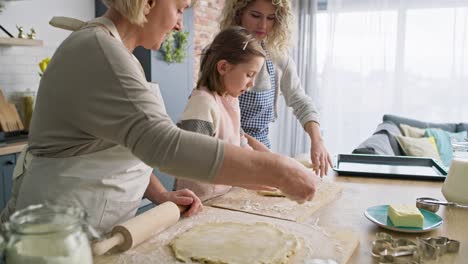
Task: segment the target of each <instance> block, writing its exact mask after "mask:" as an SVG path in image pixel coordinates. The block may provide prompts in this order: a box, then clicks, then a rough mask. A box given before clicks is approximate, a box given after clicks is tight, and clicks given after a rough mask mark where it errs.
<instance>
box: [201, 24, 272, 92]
mask: <svg viewBox="0 0 468 264" xmlns="http://www.w3.org/2000/svg"><path fill="white" fill-rule="evenodd" d="M255 56H258V57H262V58H265V57H266V54H265V52H264V50H263V48H262V46H261V45H260V43H259V42H258V41H257V40H256V39H255V37H254V36H253V35H251V34H250V32H249V31H247V29H245V28H243V27H239V26H234V27H228V28H226V29H224V30H223V31H221V32H219V33H218V35H216V37H215V38H214V40H213V42H212V43H211V44H210V46H209V47H208V49H207V50H206V51H205V52H204V54H203V58H202V61H201V63H200V77H199V78H198V82H197V89H200V88H201V87H206V88H208V90H210V91H212V92H217V93H218V94H219V95H222V94H223V93H224V91H225V88H224V84H223V82H222V79H221V75H220V74H219V72H218V69H217V64H218V62H219V61H220V60H226V61H227V62H228V63H230V64H233V65H237V64H241V63H246V62H248V61H249V60H251V59H252V57H255Z"/></svg>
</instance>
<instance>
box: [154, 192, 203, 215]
mask: <svg viewBox="0 0 468 264" xmlns="http://www.w3.org/2000/svg"><path fill="white" fill-rule="evenodd" d="M159 200H160V201H159V202H167V201H171V202H173V203H175V204H177V205H181V206H184V207H188V209H187V210H186V211H185V212H184V213H183V216H184V217H189V216H192V215H195V214H197V213H199V212H201V211H202V210H203V204H202V202H201V200H200V198H198V196H197V195H196V194H195V193H193V192H192V191H190V190H189V189H181V190H178V191H173V192H164V193H161V194H160V199H159Z"/></svg>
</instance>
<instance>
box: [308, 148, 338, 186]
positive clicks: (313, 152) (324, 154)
mask: <svg viewBox="0 0 468 264" xmlns="http://www.w3.org/2000/svg"><path fill="white" fill-rule="evenodd" d="M310 159H311V160H312V169H313V170H314V172H315V173H316V174H317V175H319V176H320V177H323V176H325V175H327V174H328V168H329V167H328V166H330V167H333V164H332V161H331V158H330V154H328V151H327V149H326V148H325V145H324V144H323V142H322V140H317V141H316V142H312V146H311V147H310Z"/></svg>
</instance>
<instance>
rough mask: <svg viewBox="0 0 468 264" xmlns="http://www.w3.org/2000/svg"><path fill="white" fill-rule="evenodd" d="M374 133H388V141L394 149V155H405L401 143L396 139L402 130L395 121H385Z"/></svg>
mask: <svg viewBox="0 0 468 264" xmlns="http://www.w3.org/2000/svg"><path fill="white" fill-rule="evenodd" d="M374 134H386V135H387V136H388V141H389V142H390V146H391V147H392V150H393V155H395V156H401V155H403V153H402V151H401V147H400V144H398V141H397V139H396V137H397V136H400V135H402V134H401V130H400V129H399V128H398V127H397V125H395V123H393V122H383V123H380V124H379V125H378V126H377V129H376V131H375V133H374Z"/></svg>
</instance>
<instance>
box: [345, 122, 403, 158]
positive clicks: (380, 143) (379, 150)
mask: <svg viewBox="0 0 468 264" xmlns="http://www.w3.org/2000/svg"><path fill="white" fill-rule="evenodd" d="M398 135H401V132H400V130H399V129H398V127H397V126H396V125H395V124H394V123H391V122H383V123H381V124H379V125H378V126H377V129H376V131H375V133H374V134H373V135H372V136H371V137H369V138H368V139H366V140H365V141H364V142H362V143H361V144H360V145H359V146H358V147H357V148H356V149H355V150H354V151H353V153H355V154H376V155H389V156H395V155H398V156H399V155H401V151H400V147H399V145H398V142H397V140H396V136H398Z"/></svg>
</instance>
